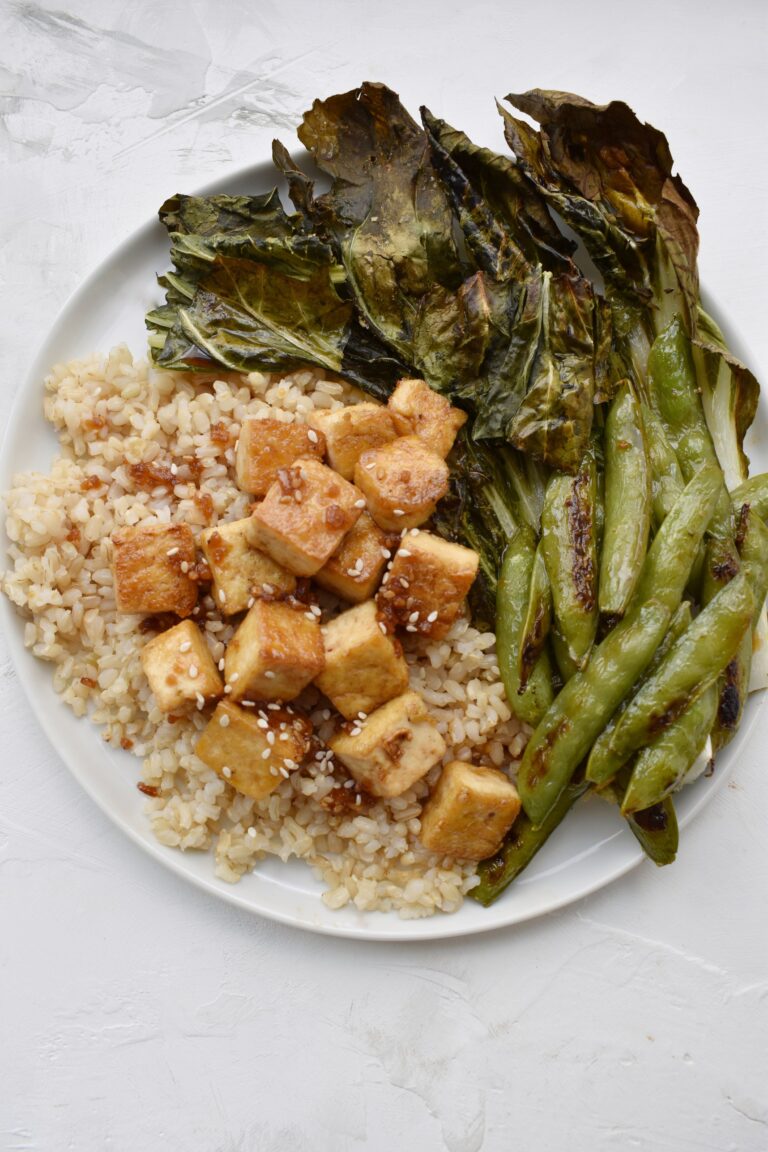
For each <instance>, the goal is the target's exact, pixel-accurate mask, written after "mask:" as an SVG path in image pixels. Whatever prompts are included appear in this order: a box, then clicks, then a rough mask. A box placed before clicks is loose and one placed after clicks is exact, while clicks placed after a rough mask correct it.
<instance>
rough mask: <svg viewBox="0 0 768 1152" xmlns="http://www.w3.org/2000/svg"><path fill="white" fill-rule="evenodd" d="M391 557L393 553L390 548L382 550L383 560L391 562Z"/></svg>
mask: <svg viewBox="0 0 768 1152" xmlns="http://www.w3.org/2000/svg"><path fill="white" fill-rule="evenodd" d="M391 555H392V553H391V552H390V550H389V548H382V550H381V558H382V560H389V558H390V556H391Z"/></svg>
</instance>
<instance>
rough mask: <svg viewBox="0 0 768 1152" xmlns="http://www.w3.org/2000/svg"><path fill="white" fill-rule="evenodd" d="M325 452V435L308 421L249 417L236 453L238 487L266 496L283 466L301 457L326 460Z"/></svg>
mask: <svg viewBox="0 0 768 1152" xmlns="http://www.w3.org/2000/svg"><path fill="white" fill-rule="evenodd" d="M324 454H325V437H324V436H323V434H322V432H318V431H317V430H316V429H314V428H308V427H307V425H306V424H286V423H284V422H283V421H282V420H271V419H266V420H260V419H259V418H258V417H257V416H247V417H246V418H245V420H244V421H243V424H242V427H241V428H240V439H239V440H238V443H237V452H236V454H235V479H236V480H237V486H238V488H242V490H243V492H250V493H251V494H252V495H253V496H264V495H266V493H267V492H268V490H269V487H270V485H272V484H274V482H275V480H276V479H277V474H278V472H279V471H280V469H281V468H289V467H290V466H291V464H293V462H294V460H298V458H299V457H300V456H314V457H316V458H317V459H318V460H322V458H323V456H324Z"/></svg>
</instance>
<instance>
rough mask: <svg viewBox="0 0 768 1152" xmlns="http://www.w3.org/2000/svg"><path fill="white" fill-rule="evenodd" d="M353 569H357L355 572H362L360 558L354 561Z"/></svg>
mask: <svg viewBox="0 0 768 1152" xmlns="http://www.w3.org/2000/svg"><path fill="white" fill-rule="evenodd" d="M355 568H356V569H357V571H358V572H362V570H363V559H362V557H358V559H357V560H355Z"/></svg>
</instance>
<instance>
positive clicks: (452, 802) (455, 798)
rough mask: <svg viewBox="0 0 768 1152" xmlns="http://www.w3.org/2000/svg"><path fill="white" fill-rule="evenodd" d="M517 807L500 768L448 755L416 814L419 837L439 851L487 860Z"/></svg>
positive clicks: (517, 800) (514, 791)
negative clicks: (448, 762)
mask: <svg viewBox="0 0 768 1152" xmlns="http://www.w3.org/2000/svg"><path fill="white" fill-rule="evenodd" d="M519 811H520V797H519V796H518V793H517V789H516V788H515V786H514V784H512V783H511V782H510V781H509V780H508V779H507V777H506V776H505V775H504V773H503V772H498V771H497V770H496V769H495V768H481V767H477V766H476V765H474V764H467V763H466V762H465V761H463V760H452V761H451V762H450V764H446V766H445V767H444V768H443V771H442V772H441V774H440V779H439V780H438V782H437V784H436V786H435V789H434V791H433V792H432V795H431V796H430V797H429V799H428V800H427V802H426V804H425V805H424V810H423V811H422V814H421V834H420V835H421V842H422V844H423V845H424V847H425V848H428V849H429V851H430V852H436V853H437V854H438V855H439V856H455V857H457V858H458V859H461V860H486V859H487V858H488V857H489V856H492V855H493V854H494V852H496V851H498V849H499V848H500V847H501V844H502V841H503V839H504V837H505V836H506V834H507V832H508V831H509V830H510V828H511V827H512V825H513V824H514V822H515V820H516V819H517V815H518V813H519Z"/></svg>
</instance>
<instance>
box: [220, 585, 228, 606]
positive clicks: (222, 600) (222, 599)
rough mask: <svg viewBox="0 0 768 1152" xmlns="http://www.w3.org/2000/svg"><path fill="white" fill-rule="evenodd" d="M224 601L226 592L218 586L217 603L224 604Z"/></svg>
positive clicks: (225, 600)
mask: <svg viewBox="0 0 768 1152" xmlns="http://www.w3.org/2000/svg"><path fill="white" fill-rule="evenodd" d="M226 602H227V594H226V592H225V591H224V589H223V588H219V603H220V604H226Z"/></svg>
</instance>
